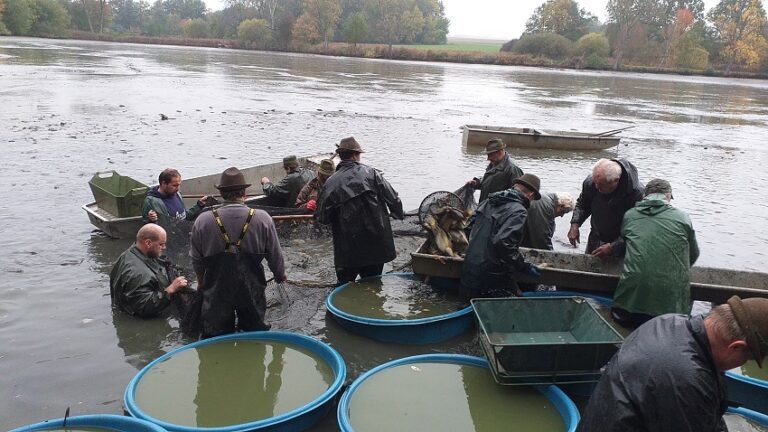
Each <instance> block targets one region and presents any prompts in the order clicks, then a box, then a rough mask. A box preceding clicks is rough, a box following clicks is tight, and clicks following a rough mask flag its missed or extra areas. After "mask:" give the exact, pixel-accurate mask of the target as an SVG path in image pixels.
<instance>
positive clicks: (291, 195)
mask: <svg viewBox="0 0 768 432" xmlns="http://www.w3.org/2000/svg"><path fill="white" fill-rule="evenodd" d="M283 169H284V170H285V177H283V179H282V180H280V181H279V182H277V184H274V183H272V182H271V181H270V180H269V178H268V177H262V178H261V186H262V187H263V188H264V194H265V195H267V198H265V199H266V201H265V203H266V204H267V205H271V206H275V207H294V203H295V202H296V197H297V196H298V195H299V192H300V191H301V188H303V187H304V185H305V184H307V182H308V181H310V180H312V177H313V176H312V171H310V170H308V169H304V168H302V167H300V166H299V160H298V159H297V158H296V156H286V157H284V158H283Z"/></svg>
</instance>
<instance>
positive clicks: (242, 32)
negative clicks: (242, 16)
mask: <svg viewBox="0 0 768 432" xmlns="http://www.w3.org/2000/svg"><path fill="white" fill-rule="evenodd" d="M237 38H238V39H240V40H241V41H243V42H244V43H245V44H246V46H249V47H256V48H264V47H266V46H267V44H268V43H269V41H270V40H271V39H272V30H271V29H270V28H269V23H268V22H267V20H265V19H263V18H259V19H247V20H245V21H243V22H241V23H240V25H238V26H237Z"/></svg>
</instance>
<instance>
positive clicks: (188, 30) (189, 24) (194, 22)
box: [181, 18, 208, 39]
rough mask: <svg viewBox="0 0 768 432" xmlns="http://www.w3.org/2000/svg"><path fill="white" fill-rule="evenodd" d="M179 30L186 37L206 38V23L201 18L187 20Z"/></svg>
mask: <svg viewBox="0 0 768 432" xmlns="http://www.w3.org/2000/svg"><path fill="white" fill-rule="evenodd" d="M181 28H182V30H183V31H184V36H186V37H189V38H195V39H201V38H207V37H208V23H207V22H206V21H205V20H204V19H202V18H195V19H191V20H187V21H186V22H185V23H184V24H183V25H182V27H181Z"/></svg>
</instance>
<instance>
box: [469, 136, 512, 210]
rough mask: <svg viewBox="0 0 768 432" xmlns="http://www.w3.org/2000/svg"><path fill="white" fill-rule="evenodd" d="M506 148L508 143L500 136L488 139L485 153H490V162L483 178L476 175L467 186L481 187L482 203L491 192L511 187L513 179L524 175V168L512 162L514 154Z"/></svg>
mask: <svg viewBox="0 0 768 432" xmlns="http://www.w3.org/2000/svg"><path fill="white" fill-rule="evenodd" d="M506 148H507V145H506V144H504V142H503V141H501V140H500V139H498V138H494V139H492V140H490V141H488V144H486V145H485V154H486V155H488V162H489V164H488V167H487V168H486V169H485V174H483V178H482V180H481V179H479V178H477V177H475V178H473V179H472V180H469V181H468V182H467V186H470V187H473V188H475V189H480V202H481V203H482V202H483V201H485V199H486V198H488V195H489V194H492V193H494V192H499V191H503V190H506V189H509V188H511V187H512V184H513V183H512V181H513V180H514V179H516V178H518V177H520V176H522V175H523V170H521V169H520V168H518V166H517V165H515V163H514V162H512V156H510V155H509V154H508V153H507V151H506V150H504V149H506Z"/></svg>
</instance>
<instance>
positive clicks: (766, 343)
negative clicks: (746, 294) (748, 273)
mask: <svg viewBox="0 0 768 432" xmlns="http://www.w3.org/2000/svg"><path fill="white" fill-rule="evenodd" d="M728 306H730V307H731V311H732V312H733V316H734V317H735V318H736V322H738V323H739V327H740V328H741V331H742V332H743V333H744V336H745V337H746V339H747V346H749V349H750V351H752V357H754V359H755V361H756V362H757V365H758V366H760V367H763V357H765V355H766V354H768V299H764V298H748V299H744V300H742V299H741V298H739V296H733V297H731V298H730V299H728Z"/></svg>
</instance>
